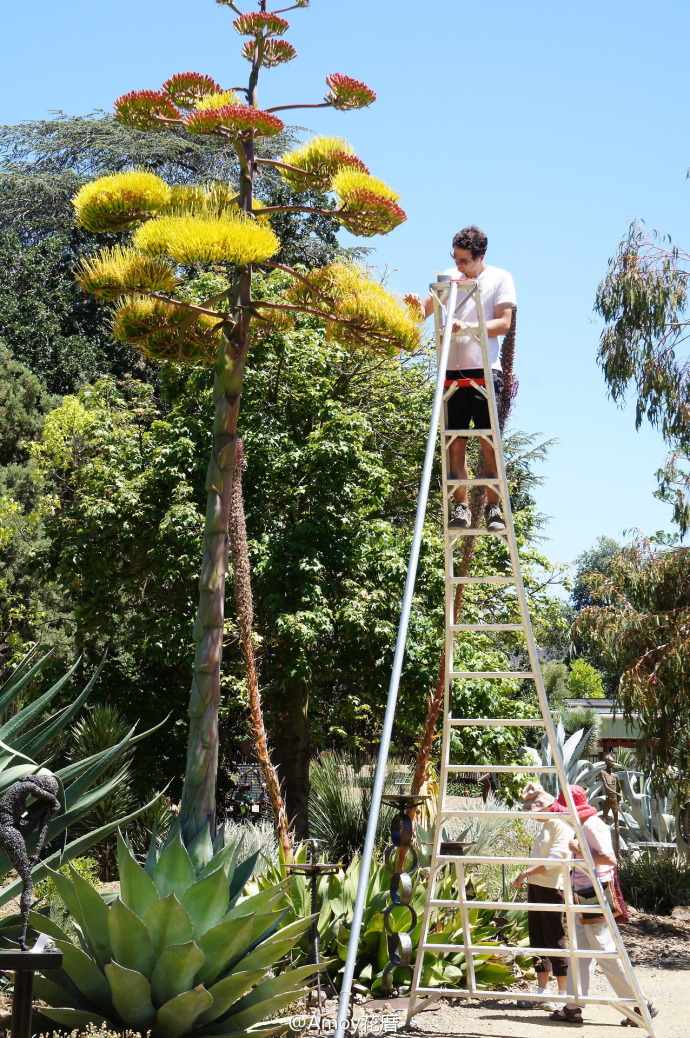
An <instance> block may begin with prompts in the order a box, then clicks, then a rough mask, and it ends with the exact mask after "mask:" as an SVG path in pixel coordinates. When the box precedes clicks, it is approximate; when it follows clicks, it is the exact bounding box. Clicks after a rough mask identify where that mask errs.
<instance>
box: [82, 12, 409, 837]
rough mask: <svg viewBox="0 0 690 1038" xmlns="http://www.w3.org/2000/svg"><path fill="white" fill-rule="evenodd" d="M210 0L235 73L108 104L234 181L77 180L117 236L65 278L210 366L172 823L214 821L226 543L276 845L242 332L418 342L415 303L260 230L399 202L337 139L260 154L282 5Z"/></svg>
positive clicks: (187, 829) (288, 48)
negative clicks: (211, 159) (211, 160)
mask: <svg viewBox="0 0 690 1038" xmlns="http://www.w3.org/2000/svg"><path fill="white" fill-rule="evenodd" d="M224 2H225V4H226V6H227V7H229V8H230V9H231V10H232V11H233V13H234V14H235V15H236V16H237V17H236V18H235V20H234V22H233V24H234V28H235V30H236V31H237V32H238V33H239V34H240V35H241V36H243V37H246V40H245V43H244V45H243V48H242V55H243V57H244V58H245V59H246V60H247V61H248V62H249V65H250V71H249V76H248V81H247V86H246V87H241V88H237V87H236V88H233V89H224V87H223V86H222V85H221V84H219V83H217V82H216V81H215V80H213V79H212V78H211V77H210V76H207V75H203V74H200V73H180V74H176V75H173V76H171V77H170V78H169V79H168V80H166V82H165V83H164V84H163V86H162V88H161V89H159V90H149V89H144V90H135V91H132V92H131V93H128V94H125V95H124V96H123V97H121V98H119V100H118V101H117V102H116V105H115V110H116V118H117V119H118V120H120V121H122V122H124V123H126V124H128V125H130V126H133V127H135V128H137V129H139V130H142V131H152V132H165V131H167V130H170V129H172V130H173V131H175V132H179V129H180V128H182V129H183V130H185V131H186V132H187V133H189V134H191V135H192V136H199V135H201V136H208V137H210V138H212V139H216V138H222V139H225V140H227V141H229V142H231V143H232V145H233V148H234V150H235V153H236V156H237V163H238V180H237V183H227V182H222V183H221V182H214V183H212V184H196V185H194V184H185V185H170V184H168V183H167V182H166V181H165V180H164V179H163V178H162V177H160V176H158V175H157V174H155V173H153V172H150V171H146V170H131V171H123V172H120V173H117V174H114V175H112V176H106V177H101V178H98V179H97V180H95V181H93V182H91V183H89V184H87V185H85V186H84V187H82V188H81V190H80V191H79V192H78V193H77V195H76V196H75V199H74V205H75V209H76V213H77V220H78V223H79V224H80V226H81V227H83V228H84V229H86V230H88V231H92V232H95V233H103V232H109V233H111V232H121V233H122V234H130V235H131V237H130V239H129V241H128V242H127V244H125V245H116V246H107V247H105V248H104V249H102V250H101V251H100V252H99V253H98V254H96V255H95V256H92V257H90V258H88V259H86V260H84V262H83V264H82V266H81V269H80V272H79V281H80V284H81V286H82V288H83V289H84V290H85V291H87V292H90V293H92V294H93V295H94V296H96V297H97V298H101V299H106V300H110V301H112V302H113V303H114V314H113V334H114V336H115V338H116V339H118V340H120V341H123V342H127V343H134V344H136V345H137V346H138V347H139V348H140V350H141V351H142V352H143V353H144V355H145V356H147V357H149V358H151V359H175V360H178V361H182V362H189V363H208V364H210V365H211V364H212V365H215V368H214V370H215V375H214V403H215V416H214V428H213V449H212V456H211V459H210V463H209V468H208V474H207V481H206V488H207V492H208V503H207V512H206V524H205V533H204V558H203V562H202V567H201V576H200V582H199V606H198V612H197V619H196V623H195V628H194V638H195V643H196V654H195V662H194V676H193V682H192V691H191V696H190V706H189V715H190V735H189V746H188V757H187V767H186V773H185V782H184V792H183V800H182V818H181V820H182V831H183V834H184V838H185V840H186V841H187V842H189V841H191V840H192V839H193V838H194V837H195V836H196V835H197V834H198V833H199V832H200V831H202V830H203V828H204V827H205V826H206V825H208V824H211V825H213V822H214V812H215V779H216V770H217V756H218V707H219V702H220V667H221V654H222V645H223V635H224V623H225V602H224V600H225V575H226V571H227V567H228V547H229V545H230V548H231V551H232V564H233V587H234V592H235V607H236V611H237V618H238V625H239V630H240V642H241V646H242V652H243V657H244V664H245V673H246V680H247V686H248V691H249V697H250V710H251V715H252V724H253V734H254V738H255V741H256V745H257V752H258V756H259V759H260V761H261V763H262V765H263V767H264V771H265V774H266V777H267V781H268V782H269V787H270V788H271V790H272V793H273V803H274V811H275V812H276V813H277V815H278V822H279V826H280V828H281V831H282V833H283V838H284V843H285V844H287V833H286V824H285V817H284V811H283V810H282V804H281V801H280V796H279V790H278V784H277V779H276V776H275V773H274V772H273V769H272V768H271V765H270V760H269V755H268V747H267V744H266V737H265V732H264V730H263V721H262V716H261V707H260V698H259V676H258V670H257V664H256V659H255V653H254V645H253V640H252V627H253V606H252V596H251V585H250V572H249V559H248V553H247V546H246V532H245V530H244V513H243V509H242V506H241V467H242V457H241V444H240V441H239V440H238V435H237V427H238V416H239V406H240V396H241V392H242V383H243V378H244V372H245V368H246V365H247V360H248V354H249V350H250V347H251V344H252V341H253V339H254V338H255V337H256V335H257V333H258V335H261V334H262V333H263V332H265V331H266V330H270V329H271V328H275V327H278V326H279V327H285V326H287V325H289V324H290V322H291V320H292V315H293V314H299V313H301V314H305V313H306V314H310V315H312V316H314V317H316V318H318V319H321V320H323V321H325V322H326V327H327V330H328V334H329V335H330V336H331V337H332V338H333V339H334V340H339V341H341V342H348V343H352V344H355V345H364V346H366V347H368V348H370V349H373V350H374V351H377V352H379V353H381V354H383V355H390V354H393V353H395V352H396V351H398V350H402V349H409V348H414V347H415V346H416V345H417V344H418V342H419V334H420V333H419V314H418V313H417V312H416V308H415V307H414V305H413V306H412V309H410V308H409V307H408V306H407V304H406V303H405V302H404V301H402V300H399V299H397V298H395V297H394V296H393V295H392V294H391V293H389V292H387V291H386V290H385V289H384V288H383V287H382V286H381V285H380V284H379V283H377V282H375V281H374V280H372V279H371V278H370V277H369V276H368V275H367V274H366V273H365V272H364V271H363V270H361V269H359V268H357V267H355V266H353V265H351V264H346V263H339V262H336V263H330V264H327V265H326V266H324V267H321V268H317V269H313V270H310V271H300V270H297V269H294V268H292V267H288V266H287V265H285V264H281V263H278V262H277V261H276V259H275V257H276V256H277V254H278V253H279V251H280V240H279V238H278V236H277V234H276V233H275V231H274V230H273V229H272V228H271V218H272V217H273V216H274V215H276V214H284V213H286V212H290V213H297V214H304V213H306V214H309V215H316V216H319V215H326V216H327V217H329V218H330V217H334V218H335V219H336V220H337V221H338V223H339V224H341V225H342V226H343V227H345V228H347V229H348V230H349V231H351V232H352V233H353V234H356V235H361V236H364V237H369V236H372V235H375V234H385V233H388V232H389V231H391V230H393V229H394V228H395V227H396V226H398V225H399V224H400V223H401V222H402V221H403V220H404V219H405V214H404V212H403V210H402V209H401V208H400V206H399V205H398V197H399V196H398V194H397V193H396V192H395V191H393V190H392V189H391V188H390V187H388V185H386V184H385V183H383V182H382V181H381V180H378V179H377V178H375V177H373V176H371V174H370V173H369V171H368V169H367V168H366V166H365V165H364V163H363V162H362V161H361V159H359V158H358V157H357V156H356V155H355V154H354V151H353V149H352V148H351V147H350V146H349V145H348V144H347V143H346V142H345V141H344V140H342V139H341V138H338V137H316V138H314V139H312V140H310V141H308V142H307V143H305V144H303V145H302V146H300V147H297V148H295V149H293V150H291V151H289V152H287V153H286V154H284V155H282V156H281V159H280V160H277V159H268V158H264V157H261V155H260V154H259V153H258V151H257V147H256V142H257V141H258V140H260V139H265V138H271V137H274V136H276V135H278V134H280V133H281V132H282V131H283V129H284V123H283V121H282V119H281V118H280V116H278V115H277V114H276V113H277V112H280V111H283V110H285V109H294V108H300V107H313V106H312V105H309V104H306V105H300V104H292V103H291V104H278V105H273V106H271V107H269V108H260V107H259V100H258V82H259V77H260V74H261V72H262V71H263V70H264V69H267V68H273V67H275V66H277V65H280V64H283V63H285V62H289V61H291V60H293V59H294V58H295V57H296V53H295V50H294V48H293V47H292V45H291V44H290V43H289V42H288V41H287V40H286V39H284V38H283V37H284V33H285V32H286V30H287V29H288V28H289V23H288V22H287V20H286V19H285V18H283V17H282V13H284V12H285V11H286V10H290V9H292V8H286V9H283V11H282V12H271V11H267V10H266V0H260V2H259V5H258V6H259V10H258V11H253V12H248V13H243V12H241V11H240V10H239V8H238V7H237V5H236V4H235V3H234V2H232V0H224ZM307 6H308V0H296V2H295V3H294V4H293V7H294V8H302V7H307ZM326 84H327V92H326V94H325V96H324V98H323V100H321V101H319V102H318V105H320V106H324V107H330V108H334V109H337V110H340V111H349V110H354V109H358V108H363V107H365V106H367V105H369V104H371V103H372V102H373V101H374V100H375V94H374V93H373V91H372V90H370V89H369V87H367V86H366V85H365V84H363V83H361V82H359V81H357V80H355V79H352V78H351V77H349V76H345V75H342V74H340V73H335V74H333V75H330V76H328V77H327V80H326ZM275 170H278V171H279V173H280V175H281V177H282V178H283V179H284V181H285V183H286V184H288V185H289V186H290V187H291V188H293V189H294V190H296V191H298V192H305V193H306V194H307V195H308V193H309V192H313V191H320V192H330V193H332V194H333V195H334V196H335V198H336V200H337V205H336V208H335V209H333V210H331V209H326V210H324V209H322V208H321V207H320V206H318V205H314V204H313V203H311V204H310V203H309V198H308V197H305V199H304V204H300V203H299V202H297V203H295V202H290V203H286V204H282V205H265V204H262V203H261V202H260V201H259V199H258V197H257V190H256V188H257V183H258V182H259V181H260V178H261V177H262V176H263V175H265V174H266V173H267V171H270V173H272V174H273V175H275V174H274V172H273V171H275ZM214 266H215V267H216V268H218V267H220V268H221V270H220V272H217V273H216V274H215V275H214V278H211V279H210V281H209V280H208V279H206V280H204V279H203V278H201V279H199V278H198V276H197V277H195V275H198V274H199V271H200V270H204V269H208V268H209V267H214ZM256 268H261V269H264V270H265V269H275V268H279V269H281V270H283V271H284V272H285V273H286V274H287V275H288V276H289V277H290V279H291V287H290V288H289V289H288V290H287V291H286V292H285V293H284V294H283V296H282V298H281V299H280V301H275V300H270V299H267V298H264V297H262V295H261V294H260V293H257V292H256V291H254V286H253V281H252V273H253V270H255V269H256ZM200 283H201V284H202V285H203V286H206V288H207V291H206V293H204V292H203V291H201V292H200V291H199V284H200ZM211 283H213V287H212V288H211V289H210V290H209V289H208V286H209V285H210V284H211ZM229 517H231V521H230V523H229Z"/></svg>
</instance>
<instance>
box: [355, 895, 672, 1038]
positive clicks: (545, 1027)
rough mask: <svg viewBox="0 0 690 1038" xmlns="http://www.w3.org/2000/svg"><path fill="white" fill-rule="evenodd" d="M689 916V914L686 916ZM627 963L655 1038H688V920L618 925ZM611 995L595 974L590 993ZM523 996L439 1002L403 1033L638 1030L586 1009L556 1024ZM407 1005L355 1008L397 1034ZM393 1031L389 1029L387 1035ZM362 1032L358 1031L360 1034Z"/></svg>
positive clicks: (376, 1030)
mask: <svg viewBox="0 0 690 1038" xmlns="http://www.w3.org/2000/svg"><path fill="white" fill-rule="evenodd" d="M689 914H690V913H689ZM621 933H622V935H623V939H624V940H625V944H626V947H627V949H628V953H629V955H630V959H631V962H632V963H633V965H634V967H635V972H636V974H637V977H638V980H639V982H640V986H641V987H642V990H643V991H644V992H645V994H646V995H647V997H648V998H651V999H652V1001H653V1002H654V1004H655V1005H656V1007H657V1008H658V1009H659V1015H658V1016H657V1017H656V1018H655V1020H654V1025H655V1028H656V1038H690V919H689V920H680V919H678V920H675V919H670V918H669V917H667V916H651V915H634V916H633V918H632V919H631V921H630V923H629V924H627V925H625V926H621ZM595 993H602V994H608V993H610V994H612V992H611V991H610V988H609V987H608V985H607V983H606V980H605V978H604V977H603V976H602V975H601V974H600V973H597V975H596V977H595V980H594V985H593V988H592V991H591V994H595ZM518 997H520V998H524V997H525V995H524V993H523V992H518V991H516V992H512V993H507V994H506V1000H505V1001H500V1002H499V1001H488V1000H487V1001H485V1002H481V1001H475V1002H471V1001H466V1000H465V999H458V1000H457V1001H456V1002H454V1003H450V1002H446V1001H445V1000H442V1001H441V1002H440V1003H438V1004H437V1005H436V1006H434V1007H433V1008H432V1009H431V1010H430V1011H428V1012H423V1013H420V1014H419V1015H418V1016H417V1017H415V1019H414V1027H412V1028H410V1029H409V1030H407V1029H406V1030H404V1031H403V1033H404V1034H405V1035H406V1036H409V1038H413V1036H414V1035H424V1034H428V1035H433V1036H434V1038H455V1036H456V1035H463V1036H465V1038H540V1036H541V1035H544V1038H551V1036H555V1035H556V1034H557V1033H563V1032H565V1033H566V1034H569V1033H573V1032H574V1033H576V1034H578V1035H581V1036H582V1038H616V1035H623V1034H629V1035H630V1034H633V1033H634V1034H639V1035H643V1034H644V1033H645V1032H644V1031H643V1030H641V1029H640V1030H629V1029H626V1030H625V1031H622V1030H620V1021H621V1015H620V1013H617V1012H616V1011H615V1010H614V1009H612V1008H610V1007H608V1006H596V1005H590V1006H587V1008H586V1009H585V1011H584V1019H585V1023H584V1025H583V1026H573V1025H572V1024H567V1023H557V1022H555V1021H552V1020H549V1015H548V1013H547V1012H545V1011H544V1010H542V1009H518V1008H517V1005H516V999H517V998H518ZM406 1008H407V1001H406V1000H405V999H395V1000H393V1001H391V1002H389V1003H385V1002H382V1001H379V1002H370V1003H365V1004H364V1005H363V1006H361V1007H360V1008H359V1013H360V1014H362V1016H365V1015H368V1014H376V1013H378V1014H381V1016H382V1017H383V1018H385V1014H388V1017H389V1019H390V1018H391V1017H392V1016H395V1017H396V1025H397V1026H396V1030H398V1033H399V1032H400V1030H401V1029H402V1025H403V1024H404V1020H405V1010H406ZM392 1030H393V1028H392V1026H391V1027H390V1030H388V1033H391V1031H392ZM368 1031H369V1033H370V1034H371V1035H374V1034H379V1035H380V1034H382V1033H383V1034H385V1033H387V1029H386V1027H385V1025H379V1024H375V1025H374V1026H372V1027H370V1028H369V1029H368ZM363 1033H366V1032H365V1031H364V1028H360V1031H359V1034H360V1035H362V1034H363Z"/></svg>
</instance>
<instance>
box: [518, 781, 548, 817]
mask: <svg viewBox="0 0 690 1038" xmlns="http://www.w3.org/2000/svg"><path fill="white" fill-rule="evenodd" d="M555 801H556V798H555V797H552V796H551V794H550V793H547V792H546V790H545V789H544V787H543V786H542V785H541V783H539V782H528V783H527V785H526V786H525V788H524V789H523V791H522V810H523V811H548V810H550V809H551V810H552V806H551V805H552V804H554V803H555Z"/></svg>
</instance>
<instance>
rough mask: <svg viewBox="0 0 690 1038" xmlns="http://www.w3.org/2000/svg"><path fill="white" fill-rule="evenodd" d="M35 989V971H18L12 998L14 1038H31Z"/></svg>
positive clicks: (15, 976)
mask: <svg viewBox="0 0 690 1038" xmlns="http://www.w3.org/2000/svg"><path fill="white" fill-rule="evenodd" d="M33 987H34V972H33V970H32V969H28V970H17V972H16V973H15V975H14V994H13V996H12V1038H31V1010H32V1008H33V1005H32V1001H33V1000H32V994H33Z"/></svg>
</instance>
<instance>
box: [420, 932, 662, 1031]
mask: <svg viewBox="0 0 690 1038" xmlns="http://www.w3.org/2000/svg"><path fill="white" fill-rule="evenodd" d="M432 947H433V946H432ZM427 950H429V949H427ZM456 950H457V949H456ZM607 954H610V953H607ZM597 958H598V956H597ZM415 995H438V997H439V998H446V997H448V998H456V997H457V998H461V997H469V998H495V999H502V1000H503V1001H504V1002H510V1001H511V999H514V998H515V995H516V992H515V991H487V990H486V989H485V988H481V989H479V988H477V989H476V990H474V991H471V990H470V989H469V988H441V987H438V988H428V987H426V988H422V987H419V988H415ZM529 1000H530V1002H536V1001H537V1000H539V1001H541V1002H553V1000H554V997H553V991H548V992H547V993H546V994H545V995H538V994H537V993H536V991H535V992H534V993H532V992H531V991H530V993H529ZM577 1004H578V1005H596V1006H614V1007H615V1006H618V1005H628V1004H629V1005H637V1004H638V1002H637V999H636V998H619V997H618V995H616V996H613V995H609V996H608V998H607V997H606V995H599V996H598V997H597V996H596V995H578V996H577ZM547 1019H548V1018H547ZM643 1026H644V1025H643Z"/></svg>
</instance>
